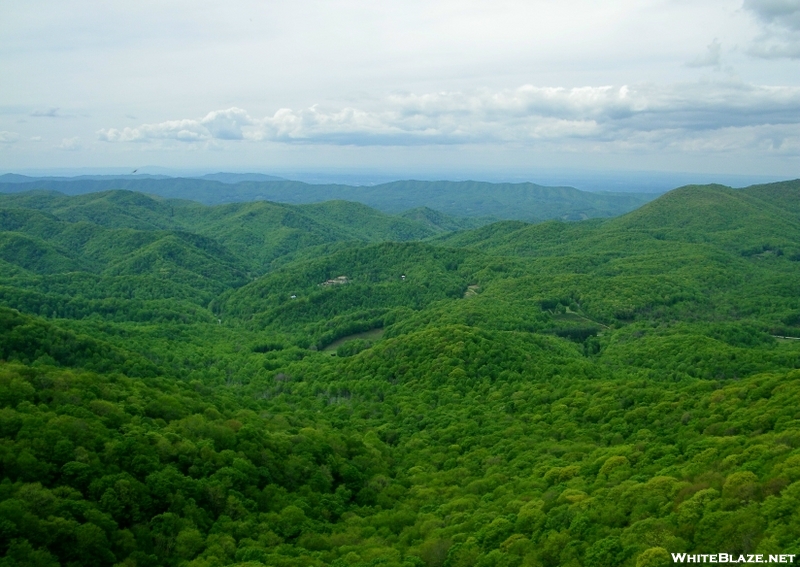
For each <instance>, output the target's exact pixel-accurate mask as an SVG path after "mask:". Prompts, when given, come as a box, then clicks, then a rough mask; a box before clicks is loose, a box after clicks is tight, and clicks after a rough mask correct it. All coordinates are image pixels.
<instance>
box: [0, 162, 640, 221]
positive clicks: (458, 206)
mask: <svg viewBox="0 0 800 567" xmlns="http://www.w3.org/2000/svg"><path fill="white" fill-rule="evenodd" d="M238 179H243V180H241V181H238V182H237V180H238ZM253 179H258V177H257V176H239V177H237V176H234V175H233V174H220V175H217V176H214V175H211V176H206V178H203V179H195V178H167V179H164V178H158V177H142V176H126V177H122V178H117V179H106V178H101V179H86V178H78V179H74V180H70V179H64V178H56V179H48V178H40V179H35V178H31V179H29V180H25V179H24V178H23V177H22V176H14V178H13V181H12V180H9V181H7V182H2V179H1V178H0V193H14V192H21V191H30V190H34V189H40V190H48V191H57V192H60V193H64V194H65V195H82V194H85V193H97V192H103V191H109V190H118V189H124V190H128V191H136V192H141V193H147V194H150V195H158V196H161V197H166V198H170V199H191V200H194V201H199V202H201V203H205V204H208V205H215V204H221V203H233V202H246V201H264V200H266V201H275V202H279V203H291V204H304V203H318V202H323V201H331V200H345V201H353V202H357V203H363V204H365V205H368V206H370V207H372V208H375V209H378V210H380V211H383V212H386V213H390V214H398V213H401V212H403V211H406V210H409V209H414V208H418V207H428V208H431V209H435V210H437V211H441V212H443V213H446V214H448V215H452V216H457V217H487V218H494V219H519V220H525V221H539V220H545V219H554V218H560V219H564V220H580V219H586V218H593V217H611V216H615V215H619V214H622V213H625V212H628V211H631V210H633V209H635V208H636V207H639V206H640V205H642V204H643V203H646V202H648V201H650V200H652V199H654V198H655V197H656V194H652V193H591V192H586V191H579V190H577V189H574V188H572V187H544V186H541V185H536V184H533V183H482V182H476V181H460V182H451V181H396V182H392V183H384V184H381V185H375V186H369V187H354V186H349V185H311V184H307V183H302V182H299V181H289V180H280V179H277V178H273V179H271V180H261V181H259V180H253Z"/></svg>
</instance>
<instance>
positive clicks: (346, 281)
mask: <svg viewBox="0 0 800 567" xmlns="http://www.w3.org/2000/svg"><path fill="white" fill-rule="evenodd" d="M349 283H350V280H349V279H347V276H338V277H335V278H333V279H332V280H327V281H324V282H322V283H321V284H319V285H322V286H329V285H344V284H349Z"/></svg>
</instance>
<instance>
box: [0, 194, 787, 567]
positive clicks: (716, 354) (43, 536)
mask: <svg viewBox="0 0 800 567" xmlns="http://www.w3.org/2000/svg"><path fill="white" fill-rule="evenodd" d="M162 181H163V180H162ZM162 181H160V180H145V181H142V183H143V184H144V183H148V184H149V185H147V186H146V187H144V186H143V187H138V186H135V185H131V187H129V188H126V189H119V188H118V189H116V190H109V189H108V187H106V186H102V184H103V183H106V182H105V181H102V182H101V181H93V182H92V183H94V184H95V185H97V186H96V187H95V186H94V185H92V187H91V188H90V189H92V190H95V189H101V190H99V191H97V192H90V191H89V190H87V191H85V192H83V190H81V192H80V194H77V193H79V191H78V190H75V191H73V193H76V194H66V193H64V192H56V191H55V190H53V188H52V187H46V186H44V185H42V186H41V187H39V186H37V187H23V185H27V182H26V183H15V184H14V185H19V187H18V188H17V189H14V191H6V185H11V183H6V184H4V185H3V191H4V192H3V193H2V194H0V552H2V554H3V558H2V559H0V566H2V567H12V566H14V567H16V566H22V565H36V566H42V567H45V566H47V567H50V566H56V565H69V566H71V567H72V566H74V567H77V566H79V565H80V566H84V565H85V566H98V567H105V566H108V567H111V566H120V567H135V566H139V567H144V566H151V565H163V566H170V567H171V566H175V567H179V566H181V567H183V566H187V567H216V566H222V565H240V566H242V567H244V566H247V567H255V566H257V565H274V566H287V567H289V566H291V567H295V566H314V567H317V566H320V567H321V566H325V565H331V566H335V567H367V566H369V567H372V566H386V567H468V566H479V567H521V566H526V567H528V566H537V567H555V566H559V565H565V566H566V565H569V566H586V567H612V566H618V565H624V566H630V567H651V566H660V565H670V564H672V562H671V559H670V556H669V554H670V553H673V552H675V553H678V552H693V553H718V552H723V551H724V552H727V553H733V554H736V555H738V554H739V553H745V554H746V553H762V554H770V553H800V512H798V510H800V421H798V420H800V409H799V408H798V404H797V400H798V399H800V341H797V340H790V339H791V338H792V337H800V181H797V180H795V181H787V182H781V183H773V184H768V185H759V186H751V187H747V188H743V189H732V188H729V187H724V186H721V185H703V186H686V187H681V188H677V189H675V190H673V191H670V192H668V193H666V194H664V195H662V196H659V197H657V198H656V196H655V195H652V196H651V197H648V198H644V197H641V198H640V197H636V196H635V195H628V196H627V197H626V198H625V199H627V200H626V201H624V202H623V201H620V200H615V199H616V197H613V196H612V195H596V196H595V197H592V199H593V200H592V201H591V202H589V201H581V203H580V204H579V205H580V206H579V205H578V204H576V201H571V202H568V203H567V204H566V205H565V204H564V203H563V202H562V203H561V205H558V206H557V204H555V203H556V202H557V201H558V199H561V200H562V201H563V200H564V199H567V197H569V198H572V197H570V196H571V195H573V194H572V192H571V191H576V190H571V191H567V190H566V189H568V188H543V189H542V188H540V189H541V191H540V192H544V193H548V194H549V197H548V199H549V201H547V202H544V201H542V202H538V203H539V204H535V203H534V202H533V197H531V195H534V193H535V191H533V190H532V189H531V191H533V192H531V191H528V193H526V195H528V196H527V197H525V199H528V198H530V199H529V200H530V202H528V201H526V200H525V199H523V198H522V197H521V196H520V191H522V188H520V187H510V188H509V189H508V193H506V194H505V195H506V196H507V200H503V199H500V201H499V202H498V203H489V204H485V205H484V206H482V207H481V208H475V209H469V207H470V206H471V205H469V202H468V203H466V204H464V203H462V204H461V208H456V207H447V206H441V207H437V206H436V205H437V204H439V205H441V204H443V203H445V201H446V200H447V199H451V197H449V196H446V195H444V194H443V195H444V196H442V197H441V199H439V200H438V201H437V200H433V201H431V202H428V201H426V202H422V201H421V200H420V202H414V203H411V204H412V205H413V206H410V207H408V209H402V208H401V207H400V206H399V205H398V203H399V197H398V201H396V202H393V201H392V200H391V199H388V198H387V199H386V200H384V201H383V202H382V204H381V206H378V205H377V204H373V205H374V206H375V207H376V208H371V206H368V205H369V202H367V203H366V204H365V202H366V201H368V199H365V200H364V201H362V202H361V203H358V202H354V201H355V199H350V196H351V194H352V192H354V191H356V189H354V188H350V189H347V190H345V189H341V190H340V192H339V193H338V194H337V195H336V196H335V197H336V199H337V200H329V199H326V198H324V197H325V195H327V194H328V193H324V192H323V190H322V189H319V188H317V189H314V190H315V191H318V192H319V194H318V195H317V196H314V197H313V198H310V199H309V201H308V202H304V203H286V202H284V203H277V202H271V201H267V200H255V201H254V200H250V199H249V198H250V197H251V196H252V195H253V194H255V193H252V192H253V191H257V190H258V191H262V193H258V195H260V196H264V195H266V196H268V195H267V194H266V193H263V190H266V189H265V188H267V187H268V186H272V185H270V184H280V183H285V182H284V181H281V180H255V181H245V182H242V183H237V184H236V185H230V184H229V185H228V187H229V189H228V190H229V191H233V192H236V191H238V192H239V197H237V198H230V199H229V198H228V197H225V198H221V197H219V194H217V197H215V198H212V197H207V198H200V197H199V196H198V197H197V201H191V200H187V199H186V198H185V197H186V193H181V198H174V195H171V194H168V193H167V192H166V191H162V192H161V193H158V192H157V191H155V190H153V187H155V185H156V184H158V183H162ZM54 183H55V182H54ZM60 183H67V182H60ZM74 183H78V182H74ZM81 183H83V182H81ZM109 183H110V182H109ZM203 183H219V184H220V185H222V183H221V182H219V181H215V180H204V181H203ZM414 183H415V182H406V184H407V186H404V187H405V189H404V190H407V191H409V192H411V193H413V192H416V193H418V194H422V193H424V192H425V191H430V187H422V186H419V185H415V184H414ZM162 185H164V187H166V186H167V184H166V182H165V183H162ZM189 185H190V184H189V182H188V181H187V182H186V186H187V187H189ZM179 186H180V184H179V185H177V186H176V187H179ZM85 187H88V185H85ZM192 187H194V186H192ZM231 187H232V188H231ZM308 187H310V186H307V187H306V188H305V189H303V190H309V191H311V189H308ZM535 187H539V186H535ZM131 188H135V189H136V190H135V191H134V190H130V189H131ZM30 189H36V190H30ZM329 189H330V188H328V189H325V191H328V190H329ZM456 189H457V190H458V191H464V186H463V185H462V186H460V187H457V188H456ZM473 189H475V192H474V193H471V194H470V195H472V196H471V197H470V199H474V198H476V197H475V195H477V194H479V193H480V190H481V187H477V188H475V187H473ZM528 189H530V188H527V189H525V190H526V191H527V190H528ZM545 189H546V191H545ZM556 189H558V191H556ZM187 190H188V189H187ZM284 190H285V188H284ZM293 190H294V189H293ZM297 190H298V191H299V190H300V189H297ZM381 190H382V191H384V190H386V187H383V188H382V189H381ZM398 190H399V189H398ZM139 191H146V192H147V193H149V194H145V193H144V192H139ZM209 191H210V189H209ZM330 191H333V189H330ZM337 191H339V189H337ZM348 191H350V193H348ZM363 191H364V192H365V193H369V192H370V191H372V193H370V194H371V195H377V194H378V191H377V189H375V190H373V189H369V190H368V189H366V188H364V189H363ZM537 191H538V190H537ZM323 193H324V194H323ZM210 194H211V193H208V195H210ZM389 194H391V192H389ZM198 195H199V193H198ZM573 196H574V195H573ZM345 198H347V199H348V200H344V199H345ZM370 198H371V197H370ZM505 198H506V197H504V199H505ZM515 199H516V201H517V202H519V203H522V204H521V205H519V207H517V208H518V211H517V213H515V214H510V213H509V211H510V210H511V209H512V208H514V203H515ZM567 200H568V199H567ZM198 201H203V202H204V203H205V204H203V203H201V202H198ZM223 201H225V202H223ZM234 201H235V202H234ZM404 202H405V201H404ZM470 202H472V201H470ZM542 203H543V204H542ZM523 205H524V206H523ZM534 205H535V206H534ZM612 205H613V206H612ZM428 207H429V208H428ZM465 210H471V211H472V212H470V213H469V214H464V211H465ZM520 211H521V212H520ZM532 211H539V212H540V213H541V214H539V213H536V214H534V213H533V212H532ZM623 213H624V214H623ZM575 215H577V216H575ZM499 219H502V220H499ZM577 219H584V220H577ZM340 276H346V281H344V280H340V281H338V282H337V281H336V278H337V277H340ZM329 281H333V282H334V283H335V285H320V284H321V283H324V282H329ZM332 354H336V356H332Z"/></svg>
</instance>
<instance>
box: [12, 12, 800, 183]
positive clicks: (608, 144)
mask: <svg viewBox="0 0 800 567" xmlns="http://www.w3.org/2000/svg"><path fill="white" fill-rule="evenodd" d="M0 77H2V80H1V81H0V172H28V171H34V170H35V171H54V170H57V169H60V170H64V168H71V169H74V170H75V171H82V172H89V171H97V172H102V171H108V170H111V169H114V168H116V169H115V171H116V170H119V171H122V170H127V169H130V170H131V171H133V170H134V169H139V168H142V169H143V170H145V169H146V168H148V167H149V168H151V169H153V168H171V169H172V170H195V171H220V170H222V171H260V172H264V173H277V174H280V173H282V172H292V171H294V172H299V171H307V172H312V171H313V172H325V171H327V172H333V173H338V174H347V173H348V172H358V171H369V172H373V173H376V174H377V173H378V172H380V173H381V174H382V175H384V176H387V177H391V176H393V175H396V176H397V177H424V176H437V175H438V176H448V177H461V178H465V177H473V178H486V179H490V178H500V177H503V176H505V177H508V178H516V177H525V176H528V177H531V176H534V177H535V175H536V173H537V172H539V173H541V172H546V171H549V172H554V171H564V170H568V171H583V172H604V171H608V172H611V171H615V172H625V171H630V172H638V173H637V174H639V175H642V174H643V173H644V174H646V173H647V172H649V171H652V172H694V173H697V174H704V175H706V176H709V175H710V176H712V177H713V175H717V174H719V175H729V176H731V175H739V176H750V177H763V178H765V179H766V178H797V177H800V0H703V1H701V2H698V1H696V0H660V1H656V0H635V1H634V0H610V1H605V2H597V1H595V0H525V1H516V0H513V1H512V0H493V1H491V2H488V1H474V0H458V1H451V0H443V1H436V0H424V1H422V0H402V1H395V0H382V1H381V2H375V1H374V0H372V1H366V0H325V1H320V0H292V1H281V0H272V1H270V2H263V1H250V0H226V1H225V2H210V1H204V0H191V1H188V0H187V1H179V0H178V1H169V0H166V1H165V0H159V1H150V0H138V1H137V2H103V3H99V2H94V1H92V2H88V1H79V0H77V1H72V0H58V1H51V0H37V1H36V2H30V1H25V0H4V1H3V2H2V3H0ZM531 180H535V179H531Z"/></svg>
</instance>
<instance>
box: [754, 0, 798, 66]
mask: <svg viewBox="0 0 800 567" xmlns="http://www.w3.org/2000/svg"><path fill="white" fill-rule="evenodd" d="M743 7H744V9H745V10H747V11H749V12H750V13H751V14H753V15H754V16H755V17H756V19H757V20H758V21H759V22H760V23H761V25H762V31H761V33H760V34H759V36H758V37H756V39H755V40H754V41H753V43H752V44H751V45H750V48H749V50H748V51H749V53H750V54H751V55H755V56H756V57H761V58H763V59H783V58H787V59H800V0H744V5H743Z"/></svg>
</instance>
